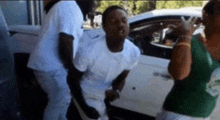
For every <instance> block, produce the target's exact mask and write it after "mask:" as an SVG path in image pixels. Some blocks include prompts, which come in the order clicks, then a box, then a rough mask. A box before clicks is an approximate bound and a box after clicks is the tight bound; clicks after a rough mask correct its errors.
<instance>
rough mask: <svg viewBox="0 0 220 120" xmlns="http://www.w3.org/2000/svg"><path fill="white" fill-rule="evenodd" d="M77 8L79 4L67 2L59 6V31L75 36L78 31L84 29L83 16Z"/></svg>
mask: <svg viewBox="0 0 220 120" xmlns="http://www.w3.org/2000/svg"><path fill="white" fill-rule="evenodd" d="M74 7H75V8H74ZM77 8H78V7H77V5H75V4H74V5H73V4H67V3H66V4H62V5H61V6H60V7H59V10H58V17H59V28H58V31H59V33H61V32H63V33H66V34H68V35H72V36H74V37H75V36H76V35H77V31H79V29H82V25H83V17H82V14H81V11H80V10H79V9H77Z"/></svg>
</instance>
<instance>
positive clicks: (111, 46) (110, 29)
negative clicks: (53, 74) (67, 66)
mask: <svg viewBox="0 0 220 120" xmlns="http://www.w3.org/2000/svg"><path fill="white" fill-rule="evenodd" d="M102 24H103V29H104V31H105V33H106V35H102V36H99V37H95V38H94V39H91V40H87V41H85V42H84V43H83V44H81V45H80V46H79V49H78V51H77V54H76V58H75V59H74V65H75V67H76V69H75V71H74V72H75V74H78V77H79V78H80V79H78V78H76V76H73V77H72V81H71V80H70V79H68V80H69V81H68V83H69V84H70V85H72V86H74V84H75V87H71V88H74V90H71V91H74V92H73V93H72V94H73V95H74V97H77V96H81V97H82V98H83V99H82V98H79V97H78V98H76V100H77V102H80V101H82V100H84V101H85V102H86V104H87V105H88V106H91V107H93V108H95V109H96V111H97V112H98V113H99V117H98V118H96V119H98V120H108V119H109V118H108V115H107V112H106V105H105V103H104V99H105V98H106V93H107V96H108V97H110V99H112V100H114V99H115V98H117V97H118V96H119V93H118V92H119V91H121V90H122V87H123V85H124V83H125V78H126V77H127V75H128V73H129V71H130V70H131V69H132V68H133V67H134V66H135V65H136V64H137V63H138V60H139V57H140V50H139V49H138V48H137V47H136V46H135V45H134V44H133V43H131V42H130V41H129V40H127V39H126V37H127V36H128V33H129V24H128V22H127V14H126V11H125V10H124V9H123V8H121V7H118V6H111V7H109V8H107V9H106V11H105V12H104V13H103V18H102ZM80 75H81V76H80ZM74 77H75V78H74ZM77 80H78V82H79V83H78V84H77V82H76V81H77ZM77 85H78V87H76V86H77ZM111 87H112V88H111ZM76 91H77V92H78V93H77V92H76ZM80 94H81V95H80ZM111 96H114V97H113V98H111ZM93 118H94V117H93Z"/></svg>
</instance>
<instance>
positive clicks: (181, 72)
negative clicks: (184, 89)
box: [168, 37, 192, 80]
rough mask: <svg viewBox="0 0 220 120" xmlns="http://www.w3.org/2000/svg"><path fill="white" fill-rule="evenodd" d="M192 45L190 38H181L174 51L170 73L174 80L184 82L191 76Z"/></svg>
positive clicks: (169, 67)
mask: <svg viewBox="0 0 220 120" xmlns="http://www.w3.org/2000/svg"><path fill="white" fill-rule="evenodd" d="M190 44H191V40H190V38H187V37H180V38H179V41H178V43H177V45H176V46H175V47H174V49H173V53H172V58H171V60H170V63H169V66H168V71H169V73H170V74H171V75H172V77H173V78H174V80H183V79H184V78H186V77H187V76H188V75H189V74H190V71H191V64H192V55H191V49H190V46H191V45H190Z"/></svg>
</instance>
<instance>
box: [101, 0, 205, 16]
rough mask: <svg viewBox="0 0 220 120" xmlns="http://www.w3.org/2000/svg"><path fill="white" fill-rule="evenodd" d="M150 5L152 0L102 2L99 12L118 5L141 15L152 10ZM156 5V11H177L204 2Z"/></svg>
mask: <svg viewBox="0 0 220 120" xmlns="http://www.w3.org/2000/svg"><path fill="white" fill-rule="evenodd" d="M151 1H152V0H151ZM149 3H150V0H142V1H141V0H127V1H125V0H124V1H123V0H102V1H99V7H98V8H97V10H98V11H99V12H104V11H105V9H106V8H108V7H109V6H112V5H118V6H120V7H124V8H125V9H127V10H128V11H130V14H139V13H142V12H146V11H149V10H151V9H152V8H151V6H150V5H149ZM154 4H156V9H175V8H181V7H202V4H203V1H202V0H201V1H198V0H195V1H194V0H188V1H183V0H181V1H180V0H179V1H177V0H156V2H155V3H154ZM134 7H136V9H133V8H134Z"/></svg>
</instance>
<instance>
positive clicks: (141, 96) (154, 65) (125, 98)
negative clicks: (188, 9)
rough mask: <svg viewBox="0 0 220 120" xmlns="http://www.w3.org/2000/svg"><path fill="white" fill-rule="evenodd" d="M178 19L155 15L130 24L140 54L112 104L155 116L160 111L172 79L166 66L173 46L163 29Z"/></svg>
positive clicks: (130, 36)
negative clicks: (145, 20)
mask: <svg viewBox="0 0 220 120" xmlns="http://www.w3.org/2000/svg"><path fill="white" fill-rule="evenodd" d="M179 22H180V19H170V20H169V19H167V18H166V19H158V20H155V19H154V21H148V22H144V23H139V24H137V25H136V27H135V26H132V27H131V28H132V30H131V32H130V34H129V39H130V40H131V41H132V42H133V43H134V44H135V45H137V46H138V47H139V48H140V50H141V57H140V59H139V63H138V65H137V66H136V67H135V68H134V69H133V70H131V72H130V74H129V76H128V78H127V79H126V83H125V86H124V89H123V90H122V92H121V94H120V99H118V100H116V101H114V102H113V103H112V105H113V106H117V107H120V108H123V109H127V110H131V111H134V112H138V113H142V114H145V115H149V116H154V117H155V116H156V114H157V112H159V111H160V109H161V107H162V104H163V102H164V100H165V98H166V96H167V94H168V93H169V91H170V90H171V87H172V86H173V83H174V82H173V80H172V78H171V76H170V75H169V73H168V70H167V66H168V63H169V59H170V57H171V53H172V46H170V45H166V44H165V42H164V41H162V40H163V37H164V35H163V34H164V29H165V28H167V25H168V24H171V23H172V24H177V23H179ZM155 33H158V34H159V39H158V36H154V34H155Z"/></svg>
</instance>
